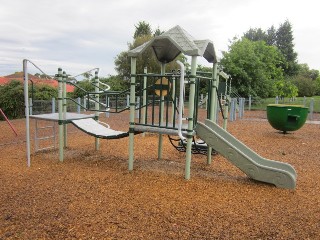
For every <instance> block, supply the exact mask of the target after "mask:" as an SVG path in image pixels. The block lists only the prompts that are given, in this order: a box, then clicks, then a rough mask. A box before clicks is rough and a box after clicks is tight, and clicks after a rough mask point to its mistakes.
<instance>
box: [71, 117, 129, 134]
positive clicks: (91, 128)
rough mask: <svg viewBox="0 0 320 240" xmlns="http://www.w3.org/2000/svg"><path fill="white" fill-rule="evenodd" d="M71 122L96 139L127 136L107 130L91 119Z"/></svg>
mask: <svg viewBox="0 0 320 240" xmlns="http://www.w3.org/2000/svg"><path fill="white" fill-rule="evenodd" d="M71 122H72V124H73V125H75V126H76V127H77V128H79V129H80V130H81V131H83V132H85V133H87V134H89V135H91V136H94V137H97V138H104V139H118V138H123V137H127V136H129V133H127V132H121V131H116V130H113V129H111V128H107V127H105V126H103V125H102V124H100V123H98V122H97V121H95V120H94V119H92V118H86V119H79V120H72V121H71Z"/></svg>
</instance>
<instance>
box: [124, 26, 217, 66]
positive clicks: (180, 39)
mask: <svg viewBox="0 0 320 240" xmlns="http://www.w3.org/2000/svg"><path fill="white" fill-rule="evenodd" d="M149 47H151V48H152V49H153V51H154V53H155V55H156V57H157V59H158V61H160V62H162V63H169V62H171V61H173V60H174V59H175V58H176V57H177V56H178V55H179V54H180V53H183V54H185V55H187V56H201V57H204V58H205V59H206V60H207V61H208V62H210V63H215V62H217V57H216V53H215V50H214V45H213V42H212V41H210V40H195V39H194V38H193V37H192V36H191V35H190V34H189V33H188V32H186V31H185V30H184V29H183V28H181V27H180V26H178V25H177V26H175V27H173V28H171V29H170V30H168V31H166V32H164V33H163V34H161V35H160V36H157V37H155V38H153V39H151V40H150V41H148V42H146V43H144V44H142V45H140V46H139V47H137V48H135V49H132V50H130V51H129V53H128V55H129V57H137V56H139V55H140V54H141V53H143V52H144V51H145V50H146V49H148V48H149Z"/></svg>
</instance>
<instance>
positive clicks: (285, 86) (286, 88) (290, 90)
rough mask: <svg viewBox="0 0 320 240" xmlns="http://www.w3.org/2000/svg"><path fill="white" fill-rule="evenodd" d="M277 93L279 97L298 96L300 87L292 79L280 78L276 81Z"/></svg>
mask: <svg viewBox="0 0 320 240" xmlns="http://www.w3.org/2000/svg"><path fill="white" fill-rule="evenodd" d="M275 86H276V89H277V90H276V95H277V96H279V97H289V98H292V97H296V96H298V91H299V90H298V87H297V86H296V85H294V84H293V83H292V82H291V81H287V80H279V81H276V82H275Z"/></svg>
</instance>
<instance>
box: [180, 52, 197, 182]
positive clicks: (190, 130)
mask: <svg viewBox="0 0 320 240" xmlns="http://www.w3.org/2000/svg"><path fill="white" fill-rule="evenodd" d="M196 71H197V56H192V58H191V76H192V77H191V78H190V92H189V116H188V130H187V149H186V166H185V179H187V180H188V179H190V168H191V148H192V138H193V135H192V133H193V117H194V116H193V113H194V97H195V90H196V86H195V80H196V79H195V77H194V76H195V75H196ZM180 101H181V100H180Z"/></svg>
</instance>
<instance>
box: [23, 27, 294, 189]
mask: <svg viewBox="0 0 320 240" xmlns="http://www.w3.org/2000/svg"><path fill="white" fill-rule="evenodd" d="M148 48H152V49H153V51H154V53H155V56H156V58H157V59H158V61H159V62H160V64H161V73H160V74H154V73H147V71H146V70H145V71H144V73H137V72H136V64H137V58H138V56H139V55H140V54H142V53H143V52H144V51H145V50H147V49H148ZM180 53H183V54H185V55H187V56H190V57H191V71H190V72H185V69H184V65H183V64H182V63H181V62H179V61H177V63H178V65H179V66H180V72H177V73H170V74H168V73H166V64H167V63H169V62H172V61H174V60H175V58H176V57H177V56H178V55H179V54H180ZM129 57H130V58H131V76H130V77H131V78H130V103H129V111H130V118H129V130H128V132H121V131H116V130H113V129H110V128H108V127H105V126H103V125H102V124H100V123H99V122H98V117H99V112H101V111H105V112H112V111H113V112H116V113H118V112H121V111H124V110H128V107H124V108H118V104H115V106H114V107H113V108H111V107H109V106H108V104H107V105H106V104H101V102H99V95H101V94H106V95H107V96H108V98H114V99H116V102H117V96H119V94H122V93H115V92H111V91H109V89H104V88H101V87H100V86H99V79H98V71H95V78H94V80H93V85H94V86H95V91H94V92H91V93H90V92H88V93H87V96H88V101H89V99H91V101H94V102H95V108H94V109H88V110H92V111H95V114H94V115H87V114H74V113H68V112H67V111H66V101H67V97H66V91H65V88H66V87H65V85H66V83H67V82H69V83H70V84H74V83H73V82H72V81H71V78H69V77H68V76H67V74H66V73H65V72H62V69H60V68H59V70H58V74H57V80H58V82H59V92H58V109H59V113H54V114H42V115H29V112H30V109H29V103H28V99H29V98H28V68H27V65H28V62H30V61H28V60H24V61H23V65H24V68H23V69H24V75H25V84H24V87H25V113H26V129H27V134H26V136H27V163H28V166H30V163H31V162H30V128H29V118H33V119H36V120H49V121H56V122H58V124H59V160H60V161H63V151H64V147H66V142H67V136H66V126H67V124H68V123H72V124H74V125H75V126H77V127H78V128H79V129H81V130H82V131H84V132H86V133H88V134H90V135H92V136H94V137H95V139H96V141H95V147H96V149H99V138H105V139H114V138H121V137H127V136H129V159H128V170H129V171H132V170H133V164H134V136H135V134H137V133H144V132H153V133H157V134H159V137H158V139H159V140H158V158H159V159H161V158H162V144H163V135H171V136H177V137H179V139H180V140H181V141H182V142H183V143H185V152H186V161H185V179H190V169H191V158H192V153H193V149H195V146H196V145H197V142H195V141H194V139H195V137H196V136H197V137H199V138H200V139H202V140H203V141H204V142H205V143H206V144H205V147H206V154H207V163H208V164H210V163H211V161H212V151H217V152H218V153H220V154H221V155H223V156H224V157H225V158H226V159H228V160H230V162H231V163H233V164H234V165H235V166H237V167H238V168H239V169H240V170H242V171H243V172H244V173H246V174H247V175H248V176H249V177H250V178H252V179H255V180H259V181H262V182H266V183H271V184H274V185H276V186H277V187H281V188H288V189H293V188H295V185H296V172H295V170H294V168H293V167H292V166H291V165H289V164H286V163H280V162H277V161H272V160H268V159H265V158H262V157H261V156H259V155H258V154H256V153H255V152H254V151H252V150H251V149H249V148H248V147H247V146H245V145H244V144H243V143H241V142H240V141H238V140H237V139H236V138H234V137H233V136H232V135H230V134H229V133H228V132H227V131H226V130H225V129H226V127H227V116H228V107H229V99H228V97H227V96H226V97H225V99H224V101H223V102H224V106H222V104H221V101H219V93H218V86H219V77H222V78H225V79H226V80H227V79H228V75H227V74H225V73H223V72H222V71H220V70H219V69H218V62H217V58H216V54H215V50H214V46H213V43H212V42H211V41H210V40H194V39H193V38H192V37H191V36H190V35H189V34H188V33H187V32H186V31H185V30H183V29H182V28H181V27H179V26H176V27H174V28H172V29H170V30H169V31H167V32H165V33H163V34H162V35H160V36H157V37H155V38H153V39H152V40H150V41H149V42H146V43H145V44H143V45H141V46H139V47H138V48H136V49H133V50H131V51H129ZM198 57H204V58H205V59H206V60H207V61H208V62H209V63H212V64H213V72H212V73H210V74H209V75H208V74H203V73H199V72H197V58H198ZM32 64H33V63H32ZM68 79H69V80H68ZM202 81H205V82H206V85H207V94H208V97H207V99H206V101H207V103H206V109H207V117H206V118H207V120H205V124H203V123H201V122H200V121H199V119H198V106H199V98H198V96H199V86H200V82H202ZM74 85H75V86H76V84H74ZM185 85H189V93H188V96H185V95H186V94H185V91H184V89H185ZM226 86H227V84H226ZM226 92H227V90H226ZM150 94H151V97H150ZM147 96H148V97H147ZM186 98H187V99H188V106H187V107H186V106H185V102H187V101H185V99H186ZM137 99H139V100H137ZM218 103H219V107H220V109H221V110H223V111H222V112H223V120H224V122H223V126H224V129H223V128H221V127H220V126H218V125H217V124H216V120H217V112H218ZM88 105H89V104H88ZM100 105H102V106H103V107H104V108H105V110H101V109H100ZM137 106H138V107H137ZM136 111H138V113H139V114H138V116H139V117H138V119H136V118H135V115H136Z"/></svg>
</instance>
